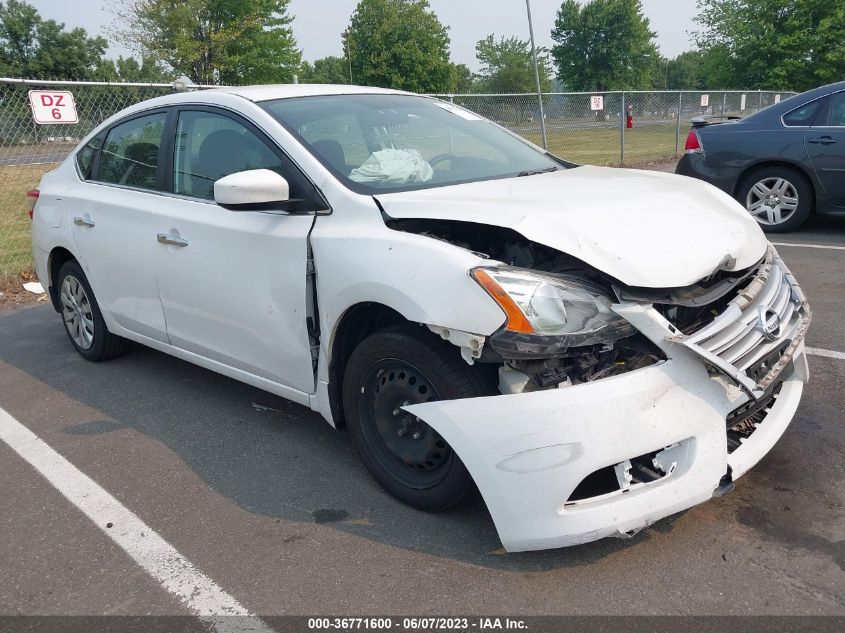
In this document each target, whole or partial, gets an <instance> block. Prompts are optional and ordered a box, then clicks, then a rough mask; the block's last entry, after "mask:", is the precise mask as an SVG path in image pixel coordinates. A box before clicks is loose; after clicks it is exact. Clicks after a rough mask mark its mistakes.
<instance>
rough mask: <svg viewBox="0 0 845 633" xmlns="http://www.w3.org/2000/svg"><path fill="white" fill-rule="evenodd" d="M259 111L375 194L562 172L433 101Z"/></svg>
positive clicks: (279, 103)
mask: <svg viewBox="0 0 845 633" xmlns="http://www.w3.org/2000/svg"><path fill="white" fill-rule="evenodd" d="M260 105H261V106H262V107H263V108H264V109H265V110H267V111H268V112H269V113H270V114H271V115H273V117H275V118H276V120H278V121H279V122H280V123H281V124H282V125H284V126H285V128H287V129H288V130H289V131H290V132H291V133H292V134H294V135H295V136H296V137H298V138H299V140H300V141H301V142H302V144H303V145H305V147H307V148H308V149H309V150H310V151H311V153H312V154H314V156H315V157H316V158H317V159H318V160H319V161H320V162H321V163H323V165H325V166H326V167H327V168H328V169H329V170H330V171H332V172H333V173H334V174H335V175H336V176H337V177H338V178H339V179H340V180H341V181H342V182H343V183H344V184H345V185H347V186H348V187H349V188H350V189H352V190H354V191H357V192H359V193H365V194H368V195H372V194H376V193H383V192H390V191H406V190H409V189H421V188H426V187H441V186H445V185H453V184H458V183H463V182H473V181H477V180H489V179H492V178H508V177H512V176H519V175H528V174H532V173H536V172H542V171H553V170H555V169H562V168H563V165H562V164H561V163H560V162H558V161H557V160H555V159H553V158H552V157H550V156H549V155H548V154H544V153H543V152H542V151H538V150H537V149H535V148H534V147H533V146H531V145H529V144H528V143H527V142H525V141H523V140H521V139H519V138H518V137H515V136H513V135H512V134H510V133H508V132H506V131H504V130H503V129H501V128H499V127H498V126H496V125H495V124H493V123H491V122H490V121H488V120H486V119H484V118H482V117H480V116H478V115H476V114H473V113H472V112H469V111H468V110H464V109H462V108H459V107H456V106H454V105H452V104H451V103H448V102H445V101H439V100H437V99H431V98H428V97H416V96H411V95H375V94H371V95H331V96H319V97H297V98H293V99H278V100H275V101H265V102H263V103H261V104H260Z"/></svg>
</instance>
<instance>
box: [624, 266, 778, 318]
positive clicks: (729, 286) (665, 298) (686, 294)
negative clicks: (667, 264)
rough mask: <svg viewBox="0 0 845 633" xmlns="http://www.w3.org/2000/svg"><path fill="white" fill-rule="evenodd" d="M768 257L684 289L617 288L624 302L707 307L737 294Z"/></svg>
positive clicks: (720, 273) (718, 272) (717, 273)
mask: <svg viewBox="0 0 845 633" xmlns="http://www.w3.org/2000/svg"><path fill="white" fill-rule="evenodd" d="M764 259H765V256H764V257H763V258H762V259H761V260H760V261H758V262H757V263H756V264H754V265H753V266H749V267H748V268H745V269H743V270H738V271H717V272H716V273H714V274H713V275H711V276H710V277H709V278H707V279H702V280H701V281H698V282H696V283H694V284H692V285H691V286H685V287H681V288H658V289H654V288H638V287H634V286H622V285H614V287H613V289H614V291H615V292H616V295H617V297H618V298H619V300H620V301H637V302H640V303H659V304H667V305H680V306H687V307H700V306H706V305H709V304H711V303H713V302H714V301H717V300H718V299H721V298H722V297H724V296H725V295H727V294H728V293H731V292H734V291H735V290H736V288H738V287H739V286H740V284H741V283H742V282H743V281H745V280H746V279H748V278H749V277H750V276H751V275H753V274H754V273H755V272H756V271H757V269H758V267H759V266H760V265H761V264H762V263H763V260H764Z"/></svg>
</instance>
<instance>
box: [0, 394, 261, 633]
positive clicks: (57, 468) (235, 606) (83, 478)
mask: <svg viewBox="0 0 845 633" xmlns="http://www.w3.org/2000/svg"><path fill="white" fill-rule="evenodd" d="M0 439H2V440H3V441H4V442H6V444H8V445H9V446H10V447H11V448H12V449H13V450H14V451H15V452H16V453H17V454H18V455H20V456H21V457H22V458H23V459H25V460H26V461H27V462H29V464H30V465H31V466H33V467H34V468H35V469H36V470H37V471H38V472H39V473H41V475H43V476H44V478H45V479H47V481H49V482H50V484H52V485H53V487H54V488H56V490H58V491H59V492H60V493H62V494H63V495H64V496H65V497H67V499H68V501H70V502H71V503H72V504H73V505H75V506H76V507H77V508H79V509H80V510H81V511H82V512H83V513H84V514H85V515H86V516H87V517H88V518H89V519H91V520H92V521H93V522H94V523H95V524H96V525H97V527H99V528H100V529H101V530H102V531H103V532H104V533H105V534H106V536H108V537H109V538H110V539H111V540H112V541H114V542H115V543H117V545H119V546H120V547H121V548H122V549H123V550H124V551H125V552H126V553H127V554H129V556H131V557H132V558H133V559H134V560H135V562H136V563H138V564H139V565H140V566H141V567H143V568H144V570H145V571H146V572H147V573H148V574H149V575H150V576H152V577H153V578H154V579H155V580H156V581H157V582H158V583H159V584H160V585H161V586H162V587H164V589H166V590H167V591H169V592H170V593H172V594H173V595H175V596H176V597H177V598H178V599H179V600H180V601H181V602H182V604H184V605H185V607H187V608H188V609H189V610H190V611H191V612H192V613H194V614H195V615H197V616H198V617H199V618H201V619H202V620H203V621H206V622H210V623H211V624H212V626H213V627H214V628H215V629H216V630H217V631H220V632H221V633H222V632H224V631H225V632H227V633H228V632H230V631H231V632H235V631H257V632H269V631H272V629H270V628H268V627H267V625H266V624H265V623H264V622H262V621H261V620H260V619H258V618H257V617H255V616H253V615H252V614H250V613H249V611H247V610H246V609H245V608H244V607H243V606H241V604H240V603H239V602H238V601H237V600H235V599H234V598H233V597H232V596H230V595H229V594H228V593H226V592H225V591H223V589H221V588H220V587H219V586H218V585H217V584H216V583H215V582H214V581H213V580H212V579H211V578H209V577H208V576H205V575H204V574H203V573H202V572H201V571H199V570H198V569H197V568H196V567H194V565H193V564H192V563H191V561H189V560H188V559H187V558H185V557H184V556H182V554H180V553H179V552H178V551H177V550H176V548H174V547H173V546H172V545H171V544H170V543H168V542H167V541H165V540H164V539H163V538H162V537H161V536H159V534H158V533H156V532H155V530H153V529H152V528H151V527H149V526H148V525H146V524H145V523H144V522H143V521H142V520H141V519H139V518H138V517H137V516H136V515H135V514H134V513H133V512H132V511H131V510H129V509H128V508H126V507H125V506H123V505H122V504H121V503H120V502H119V501H118V500H117V499H115V498H114V497H112V496H111V495H110V494H109V493H108V492H106V491H105V490H104V489H103V488H102V487H101V486H100V485H98V484H97V483H96V482H95V481H94V480H92V479H91V478H90V477H88V476H87V475H86V474H85V473H83V472H82V471H80V470H79V469H77V468H76V467H75V466H74V465H73V464H71V463H70V462H69V461H68V460H66V459H65V458H64V457H62V456H61V455H59V454H58V453H57V452H56V451H54V450H53V449H52V448H50V447H49V446H48V445H47V443H46V442H44V441H43V440H42V439H40V438H39V437H38V436H37V435H35V434H34V433H33V432H32V431H30V430H29V429H28V428H27V427H25V426H24V425H23V424H21V423H20V422H18V421H17V420H16V419H15V418H13V417H12V416H11V415H9V413H7V412H6V411H5V410H3V409H2V408H0ZM109 526H111V527H109ZM232 616H239V617H232Z"/></svg>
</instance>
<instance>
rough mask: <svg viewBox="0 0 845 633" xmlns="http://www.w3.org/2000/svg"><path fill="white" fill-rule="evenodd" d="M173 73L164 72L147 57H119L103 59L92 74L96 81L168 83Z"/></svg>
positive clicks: (173, 77)
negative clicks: (139, 61)
mask: <svg viewBox="0 0 845 633" xmlns="http://www.w3.org/2000/svg"><path fill="white" fill-rule="evenodd" d="M174 75H175V73H174V72H173V71H169V72H168V71H166V70H165V69H163V68H162V67H161V65H160V64H159V63H158V62H157V61H156V60H155V59H153V58H152V57H151V56H149V55H145V56H143V57H142V58H141V63H138V60H137V59H135V58H134V57H123V56H122V55H121V56H119V57H118V58H117V59H104V60H102V62H101V63H100V64H99V65H98V66H97V70H96V71H95V73H94V76H95V79H97V80H98V81H126V82H135V83H170V82H172V81H173V80H174V79H175V76H174Z"/></svg>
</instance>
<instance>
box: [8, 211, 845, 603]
mask: <svg viewBox="0 0 845 633" xmlns="http://www.w3.org/2000/svg"><path fill="white" fill-rule="evenodd" d="M774 241H775V242H777V243H785V244H788V245H781V246H778V250H779V251H780V253H781V254H782V255H783V256H784V258H785V259H786V261H787V263H788V264H789V265H790V267H791V268H792V270H793V272H794V273H795V274H796V276H797V277H798V279H799V281H800V282H801V284H802V286H803V287H804V289H805V291H806V292H807V295H808V296H809V299H810V302H811V305H812V308H813V312H814V321H813V324H812V326H811V329H810V331H809V334H808V339H807V344H808V345H809V346H810V347H811V348H813V349H815V350H829V351H833V352H838V353H839V354H840V357H839V358H836V357H835V356H836V355H835V354H834V355H833V356H834V357H826V356H819V355H812V356H810V359H809V360H810V368H811V372H812V382H811V384H810V385H809V386H808V388H807V390H806V391H805V395H804V399H803V402H802V404H801V407H800V409H799V411H798V414H797V416H796V418H795V419H794V421H793V423H792V424H791V426H790V427H789V429H788V430H787V432H786V434H785V435H784V437H783V438H782V439H781V440H780V442H779V443H778V444H777V445H776V446H775V448H774V449H773V451H772V452H771V453H770V454H769V455H768V456H767V457H766V458H765V459H764V460H763V461H762V462H761V463H760V464H759V465H758V467H757V468H756V469H754V470H752V471H751V472H750V473H749V474H748V475H746V476H745V477H744V478H742V479H741V480H740V481H739V482H738V484H737V487H736V489H735V491H734V492H733V493H731V494H730V495H728V496H726V497H723V498H720V499H714V500H712V501H711V502H709V503H706V504H704V505H702V506H698V507H696V508H693V509H691V510H689V511H687V512H685V513H682V514H680V515H677V516H674V517H670V518H669V519H666V520H663V521H661V522H659V523H657V524H656V525H654V526H652V527H651V528H650V529H647V530H645V531H643V532H641V533H639V534H638V535H636V536H635V537H634V538H632V539H629V540H625V541H622V540H604V541H600V542H597V543H593V544H588V545H584V546H579V547H574V548H569V549H560V550H553V551H544V552H533V553H522V554H506V553H505V552H504V551H503V550H502V549H501V545H500V543H499V541H498V539H497V537H496V533H495V530H494V528H493V524H492V522H491V520H490V518H489V516H488V514H487V512H486V509H485V507H484V505H483V503H482V502H481V501H480V500H477V501H475V502H474V503H472V504H470V506H469V507H466V508H463V509H461V510H458V511H453V512H449V513H446V514H441V515H429V514H424V513H421V512H418V511H415V510H412V509H410V508H408V507H406V506H403V505H401V504H399V503H398V502H396V501H394V500H393V499H392V498H391V497H389V496H388V495H387V494H386V493H384V492H383V491H382V490H381V488H379V487H378V485H377V484H376V483H375V482H374V481H373V480H372V479H371V478H370V477H369V475H368V474H367V473H366V471H365V470H364V468H363V466H362V465H361V464H360V462H359V460H358V459H357V457H356V455H355V453H354V450H353V448H352V445H351V443H350V441H349V438H348V437H347V435H346V434H345V433H339V432H335V431H333V430H332V429H331V428H329V426H328V425H326V424H325V423H324V422H323V421H322V419H321V418H319V417H318V416H317V415H316V414H314V413H312V412H310V411H308V410H306V409H305V408H303V407H301V406H298V405H294V404H291V403H287V402H285V401H283V400H281V399H278V398H276V397H275V396H271V395H269V394H266V393H263V392H261V391H258V390H256V389H254V388H251V387H248V386H245V385H243V384H240V383H238V382H235V381H233V380H230V379H228V378H224V377H222V376H219V375H217V374H214V373H211V372H209V371H206V370H204V369H200V368H198V367H195V366H193V365H190V364H188V363H185V362H182V361H180V360H176V359H174V358H171V357H169V356H166V355H164V354H161V353H158V352H155V351H152V350H149V349H146V348H142V347H139V346H133V347H132V349H131V350H130V352H129V353H128V354H126V355H124V356H123V357H120V358H118V359H116V360H113V361H111V362H108V363H103V364H92V363H87V362H86V361H84V360H82V359H81V358H80V357H79V356H78V355H77V354H76V353H75V352H74V350H73V349H72V347H71V346H70V344H69V342H68V341H67V339H66V336H65V333H64V331H63V330H62V327H61V324H60V321H59V318H58V316H57V315H56V314H55V313H54V312H53V310H52V308H51V307H50V306H48V305H44V304H39V305H38V306H36V307H29V308H24V309H19V310H17V311H13V312H7V313H4V314H0V408H2V409H3V410H5V411H6V412H8V414H9V415H11V416H12V417H14V419H16V420H17V421H19V422H20V423H21V424H22V425H24V426H25V427H26V428H27V429H29V430H30V431H32V432H33V433H34V434H35V435H37V436H38V437H39V438H40V439H41V440H43V441H44V442H45V443H46V444H47V446H48V447H50V448H51V449H53V450H54V451H56V452H57V453H58V454H60V455H61V456H62V457H64V458H65V459H66V460H67V461H68V462H70V464H72V465H73V466H75V468H76V469H78V470H79V471H82V472H83V473H85V474H86V475H87V476H88V477H90V479H92V480H93V481H94V482H96V484H98V485H99V486H100V487H101V488H102V489H104V490H105V491H106V492H107V493H108V494H109V495H111V496H112V497H113V498H114V499H116V500H117V501H118V502H119V503H120V504H122V505H123V506H124V507H125V508H127V509H128V510H130V511H131V512H132V513H134V516H136V517H137V518H138V519H140V520H141V521H143V523H144V524H145V525H146V526H149V527H150V528H152V529H153V530H154V531H155V532H156V533H157V534H158V535H159V536H160V537H161V539H163V541H164V542H166V543H167V544H169V545H170V546H172V548H174V549H175V550H176V551H178V553H179V554H180V555H181V556H182V557H184V559H185V560H187V561H189V562H190V563H191V564H192V565H193V566H194V568H195V569H196V570H198V572H200V573H201V574H202V576H203V577H204V578H206V579H211V581H213V582H214V583H216V586H217V587H218V588H220V589H222V590H223V591H224V592H225V594H226V595H227V596H230V597H232V598H233V599H234V600H235V601H237V604H239V605H241V606H242V607H243V608H244V609H246V610H247V611H249V612H251V613H255V614H261V615H277V614H294V615H326V614H361V615H373V614H439V615H446V614H467V615H469V614H476V615H485V614H510V615H529V614H534V615H537V614H550V615H552V614H575V615H589V614H643V615H663V614H672V615H689V614H696V615H704V614H724V615H737V614H743V615H744V614H774V615H796V614H798V615H822V614H826V615H845V459H843V458H845V419H843V418H845V414H843V411H845V358H843V357H842V356H841V353H842V352H845V328H843V325H845V323H843V319H842V309H843V306H845V303H844V302H843V298H845V276H843V274H842V272H841V271H842V270H843V268H845V220H825V221H820V220H814V221H813V222H812V223H811V224H810V226H808V227H807V228H806V229H805V230H803V231H801V232H799V233H794V234H789V235H783V236H776V238H775V240H774ZM802 244H803V245H805V246H801V245H802ZM806 245H811V246H806ZM0 465H1V466H0V494H2V497H3V498H2V500H0V570H2V574H0V614H5V615H9V614H47V615H51V614H52V615H94V614H101V615H163V614H175V615H191V614H192V613H193V612H192V611H191V609H190V608H189V607H188V606H186V603H185V601H184V600H181V599H180V598H179V593H178V592H175V593H174V591H172V588H167V587H166V586H165V585H163V584H162V583H161V582H160V581H159V580H157V579H156V577H155V574H151V573H149V570H147V569H145V568H143V567H142V566H141V565H139V564H138V563H137V562H136V560H134V559H133V558H132V557H131V556H130V554H129V553H127V551H126V548H125V547H122V546H121V545H120V544H119V543H118V542H115V540H113V539H112V538H110V537H111V536H112V534H114V533H116V532H117V531H119V530H120V529H121V525H120V524H119V522H118V523H112V521H109V523H108V524H105V525H104V524H102V523H95V521H92V520H91V519H90V518H89V517H88V516H86V514H84V513H83V512H82V511H81V510H80V509H79V508H78V507H77V506H76V505H74V504H72V503H71V502H70V501H68V500H67V499H66V498H65V497H64V496H63V495H62V494H60V492H59V491H58V490H57V489H56V488H54V487H53V486H52V485H51V484H50V483H49V482H48V481H47V480H46V479H45V478H44V477H42V476H41V475H40V474H39V473H38V472H37V471H36V470H35V469H34V468H33V467H32V466H31V465H30V464H29V463H27V462H26V461H25V460H24V459H23V458H22V457H20V456H19V455H18V454H17V453H16V452H15V451H14V450H13V449H12V448H11V447H10V445H9V444H7V443H4V442H3V441H0ZM97 516H103V513H102V512H100V513H99V514H97ZM115 517H116V518H115V519H114V521H119V519H120V515H115Z"/></svg>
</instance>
